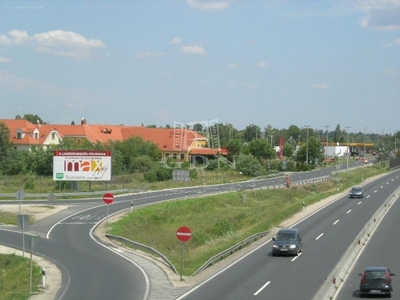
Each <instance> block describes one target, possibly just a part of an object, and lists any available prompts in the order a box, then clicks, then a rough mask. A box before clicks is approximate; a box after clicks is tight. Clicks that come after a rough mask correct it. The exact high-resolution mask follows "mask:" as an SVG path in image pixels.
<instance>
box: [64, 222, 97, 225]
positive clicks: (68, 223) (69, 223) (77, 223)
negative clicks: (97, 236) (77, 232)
mask: <svg viewBox="0 0 400 300" xmlns="http://www.w3.org/2000/svg"><path fill="white" fill-rule="evenodd" d="M58 224H60V225H82V224H83V225H86V224H97V222H67V223H62V222H61V223H58Z"/></svg>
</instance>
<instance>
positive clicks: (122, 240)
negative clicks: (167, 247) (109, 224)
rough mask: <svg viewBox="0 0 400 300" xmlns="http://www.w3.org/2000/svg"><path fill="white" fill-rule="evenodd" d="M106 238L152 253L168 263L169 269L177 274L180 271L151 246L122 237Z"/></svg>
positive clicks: (108, 236) (111, 236) (109, 236)
mask: <svg viewBox="0 0 400 300" xmlns="http://www.w3.org/2000/svg"><path fill="white" fill-rule="evenodd" d="M106 237H107V238H109V239H110V240H114V241H117V242H119V243H121V245H124V244H127V245H129V246H131V247H132V248H133V249H141V250H144V251H145V252H150V253H151V254H152V255H157V256H158V257H160V258H161V259H162V260H163V261H164V262H165V263H166V265H167V266H168V267H170V268H171V270H172V271H174V272H175V274H178V271H177V270H176V268H175V266H174V265H173V264H172V263H171V262H170V261H169V259H168V258H167V257H166V256H165V255H164V254H162V253H161V252H159V251H157V250H156V249H154V248H152V247H150V246H147V245H144V244H141V243H138V242H135V241H132V240H128V239H126V238H124V237H121V236H116V235H112V234H106Z"/></svg>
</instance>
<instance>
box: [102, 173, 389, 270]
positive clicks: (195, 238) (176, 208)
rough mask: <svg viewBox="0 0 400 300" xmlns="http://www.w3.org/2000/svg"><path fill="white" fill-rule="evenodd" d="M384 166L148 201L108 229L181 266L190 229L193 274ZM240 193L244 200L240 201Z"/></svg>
mask: <svg viewBox="0 0 400 300" xmlns="http://www.w3.org/2000/svg"><path fill="white" fill-rule="evenodd" d="M384 172H385V170H384V169H382V168H380V167H365V168H360V169H356V170H353V171H350V172H348V173H345V172H344V173H343V172H340V173H338V174H337V176H336V177H335V178H334V179H333V180H330V181H325V182H320V183H315V184H309V185H303V186H295V187H292V188H290V189H273V190H254V191H246V192H244V191H241V192H233V193H227V194H219V195H212V196H207V197H201V198H195V199H187V200H180V201H174V202H166V203H161V204H156V205H152V206H148V207H145V208H142V209H138V210H135V211H133V212H132V213H129V214H127V215H126V216H125V217H124V218H122V219H121V220H119V221H117V222H115V223H112V224H108V233H109V234H112V235H117V236H123V237H125V238H127V239H130V240H134V241H136V242H139V243H142V244H146V245H149V246H151V247H153V248H155V249H157V250H158V251H160V252H161V253H163V254H164V255H165V256H167V257H168V259H169V260H170V261H171V262H172V263H173V264H174V265H175V267H178V266H180V260H181V242H179V241H178V240H177V238H176V230H177V229H178V228H179V227H180V226H188V227H189V228H191V230H192V233H193V234H192V238H191V240H190V241H189V242H187V243H186V244H185V249H186V251H185V268H184V275H185V276H190V275H192V274H193V273H194V272H195V271H196V270H197V269H198V268H199V267H200V266H201V265H203V264H204V263H205V262H206V261H207V260H208V259H210V258H211V257H212V256H214V255H216V254H218V253H219V252H221V251H223V250H225V249H227V248H229V247H231V246H233V245H234V244H236V243H238V242H239V241H242V240H244V239H245V238H247V237H249V236H251V235H253V234H255V233H258V232H263V231H269V230H270V229H271V228H273V227H274V226H278V225H279V224H280V223H281V222H282V221H284V220H286V219H288V218H289V217H291V216H292V215H294V214H295V213H297V212H299V211H300V210H301V209H302V204H303V201H304V202H305V203H306V205H310V204H312V203H315V202H318V201H320V200H321V199H325V198H326V197H328V196H330V195H333V194H336V193H337V186H338V185H339V191H344V190H345V189H348V188H350V187H351V186H353V185H359V184H361V178H363V179H364V180H365V179H366V178H369V177H372V176H375V175H378V174H382V173H384ZM242 195H245V196H246V201H245V202H243V201H242Z"/></svg>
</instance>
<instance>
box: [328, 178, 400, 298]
mask: <svg viewBox="0 0 400 300" xmlns="http://www.w3.org/2000/svg"><path fill="white" fill-rule="evenodd" d="M397 185H398V186H399V184H397ZM399 224H400V200H399V199H397V200H396V202H395V203H394V204H393V205H392V207H391V208H390V209H389V211H388V212H387V214H386V216H385V218H383V220H382V221H381V222H380V224H379V226H378V227H377V228H376V230H375V231H374V232H373V234H372V236H371V237H370V239H369V241H368V243H367V244H366V246H365V247H364V249H363V251H362V252H361V254H360V256H359V258H358V260H357V261H356V263H355V264H354V265H353V268H352V270H350V272H349V274H348V276H347V278H346V280H345V281H344V282H343V284H342V286H341V289H340V291H339V293H338V295H337V297H336V298H335V299H336V300H348V299H352V298H359V294H358V288H359V284H360V279H361V277H360V276H359V275H358V274H360V273H362V271H363V270H364V268H365V267H368V266H386V267H388V268H389V269H390V271H391V272H393V273H395V274H396V276H395V277H393V289H394V292H393V294H392V298H394V299H400V279H399V278H400V258H399V253H400V234H399ZM374 298H375V297H374ZM376 298H381V296H376Z"/></svg>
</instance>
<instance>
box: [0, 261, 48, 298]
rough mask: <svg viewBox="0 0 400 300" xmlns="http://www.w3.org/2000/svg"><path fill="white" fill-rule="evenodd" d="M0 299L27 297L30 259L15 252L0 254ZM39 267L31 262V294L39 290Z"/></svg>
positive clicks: (40, 276) (40, 277)
mask: <svg viewBox="0 0 400 300" xmlns="http://www.w3.org/2000/svg"><path fill="white" fill-rule="evenodd" d="M0 270H1V272H0V300H20V299H21V300H25V299H29V296H30V295H29V289H30V259H29V258H23V257H21V256H17V255H15V254H0ZM41 280H42V275H41V269H40V267H39V266H38V265H36V264H35V263H33V266H32V294H38V293H40V291H41V287H40V286H41Z"/></svg>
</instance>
